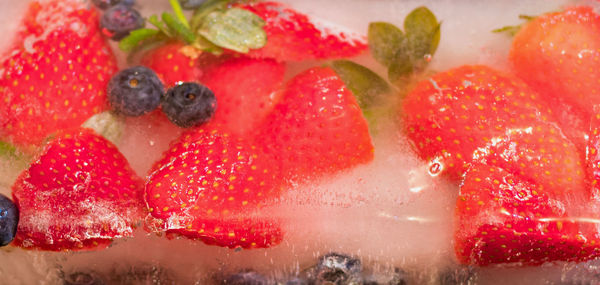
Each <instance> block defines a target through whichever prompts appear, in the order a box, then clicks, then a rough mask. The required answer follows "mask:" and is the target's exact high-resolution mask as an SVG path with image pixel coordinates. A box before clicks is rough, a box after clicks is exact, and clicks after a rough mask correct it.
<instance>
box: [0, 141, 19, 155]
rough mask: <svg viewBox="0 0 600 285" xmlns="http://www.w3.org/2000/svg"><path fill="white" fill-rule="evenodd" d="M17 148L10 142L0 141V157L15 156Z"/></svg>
mask: <svg viewBox="0 0 600 285" xmlns="http://www.w3.org/2000/svg"><path fill="white" fill-rule="evenodd" d="M18 153H19V152H18V150H17V148H15V147H14V146H13V145H12V144H10V143H7V142H3V141H0V156H2V157H12V158H14V157H17V156H18Z"/></svg>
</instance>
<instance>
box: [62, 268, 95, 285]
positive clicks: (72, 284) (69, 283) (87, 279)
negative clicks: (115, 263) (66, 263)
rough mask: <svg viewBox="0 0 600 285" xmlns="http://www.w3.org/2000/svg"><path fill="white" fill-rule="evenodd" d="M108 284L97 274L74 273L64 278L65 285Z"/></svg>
mask: <svg viewBox="0 0 600 285" xmlns="http://www.w3.org/2000/svg"><path fill="white" fill-rule="evenodd" d="M104 284H106V282H105V281H104V280H103V279H102V278H100V276H99V275H98V274H96V273H95V272H81V271H77V272H73V273H69V274H67V275H65V276H64V277H63V285H104Z"/></svg>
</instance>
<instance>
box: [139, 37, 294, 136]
mask: <svg viewBox="0 0 600 285" xmlns="http://www.w3.org/2000/svg"><path fill="white" fill-rule="evenodd" d="M193 52H197V51H194V50H193V48H191V47H188V46H185V45H183V44H181V43H168V44H166V45H164V46H160V47H158V48H156V49H154V50H151V51H150V52H148V53H146V54H145V55H144V56H143V58H142V64H144V65H145V66H147V67H149V68H152V69H153V70H154V71H155V72H156V73H157V74H158V76H159V77H160V78H161V80H163V83H164V84H165V85H166V86H173V85H175V84H177V83H178V82H199V83H202V84H204V85H206V86H207V87H208V88H210V89H211V90H212V91H213V92H214V93H215V96H216V97H217V102H218V106H217V111H216V113H215V115H214V117H213V119H212V121H213V122H215V123H217V124H221V125H223V127H222V128H224V127H227V131H228V132H234V133H244V132H248V131H252V130H253V129H254V128H255V127H256V126H257V125H258V124H259V123H261V122H262V120H264V118H265V116H266V115H267V114H268V113H270V112H271V110H272V109H273V106H274V104H275V103H276V102H277V101H278V99H279V97H278V96H277V95H278V93H277V92H275V91H277V90H278V89H280V88H281V85H282V84H283V77H284V75H285V64H284V63H279V62H276V61H274V60H272V59H251V58H245V57H237V56H232V57H228V56H223V57H216V56H213V55H211V54H209V53H200V54H198V55H196V56H194V55H191V54H189V53H193Z"/></svg>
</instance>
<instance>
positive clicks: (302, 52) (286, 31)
mask: <svg viewBox="0 0 600 285" xmlns="http://www.w3.org/2000/svg"><path fill="white" fill-rule="evenodd" d="M241 7H242V8H243V9H246V10H248V11H251V12H253V13H254V14H256V15H258V16H259V17H261V18H262V19H263V20H264V21H265V26H264V30H265V32H266V34H267V44H266V45H265V46H264V47H262V48H260V49H256V50H251V51H250V52H249V54H248V56H250V57H258V58H274V59H276V60H278V61H303V60H314V59H329V58H346V57H352V56H357V55H359V54H361V53H362V52H364V51H366V49H367V44H366V40H365V39H364V38H362V37H357V36H354V35H351V34H348V33H344V32H338V31H335V30H333V29H330V28H326V27H319V26H317V25H316V24H315V22H313V21H312V20H311V19H309V17H308V16H306V15H304V14H302V13H299V12H297V11H295V10H293V9H292V8H290V7H287V6H286V5H284V4H281V3H278V2H258V3H251V4H246V5H242V6H241Z"/></svg>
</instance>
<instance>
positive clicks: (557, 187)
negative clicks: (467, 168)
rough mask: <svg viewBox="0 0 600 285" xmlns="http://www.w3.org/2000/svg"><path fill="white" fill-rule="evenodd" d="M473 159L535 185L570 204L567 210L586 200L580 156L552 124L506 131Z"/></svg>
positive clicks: (481, 148) (475, 153)
mask: <svg viewBox="0 0 600 285" xmlns="http://www.w3.org/2000/svg"><path fill="white" fill-rule="evenodd" d="M473 158H474V160H475V161H476V162H478V163H485V164H486V165H488V166H496V167H500V168H502V169H503V170H504V171H507V172H508V173H510V174H514V175H518V176H519V177H520V179H523V180H527V181H529V182H533V183H535V185H536V186H537V187H538V188H537V189H535V190H537V191H539V192H546V193H549V194H552V195H553V196H552V197H554V198H556V199H560V200H561V201H569V202H570V204H569V205H568V206H578V205H583V204H584V203H585V202H586V201H588V199H589V191H587V188H586V186H585V185H584V183H585V170H584V167H583V165H582V163H581V161H580V159H581V155H580V154H579V151H578V150H577V148H576V147H575V145H574V144H573V143H571V142H570V141H569V140H568V139H567V138H566V137H565V136H564V135H563V134H562V133H561V131H560V129H558V128H557V127H556V126H555V125H554V124H552V123H548V124H542V123H532V125H531V126H530V127H528V128H509V129H507V130H506V131H505V135H504V136H498V137H496V138H494V139H493V140H492V142H490V143H489V144H488V145H486V146H485V147H484V146H482V147H479V148H478V149H477V150H476V151H475V152H474V154H473Z"/></svg>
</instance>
